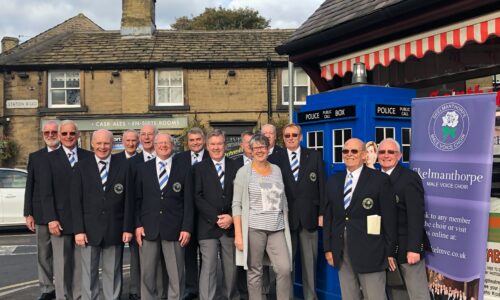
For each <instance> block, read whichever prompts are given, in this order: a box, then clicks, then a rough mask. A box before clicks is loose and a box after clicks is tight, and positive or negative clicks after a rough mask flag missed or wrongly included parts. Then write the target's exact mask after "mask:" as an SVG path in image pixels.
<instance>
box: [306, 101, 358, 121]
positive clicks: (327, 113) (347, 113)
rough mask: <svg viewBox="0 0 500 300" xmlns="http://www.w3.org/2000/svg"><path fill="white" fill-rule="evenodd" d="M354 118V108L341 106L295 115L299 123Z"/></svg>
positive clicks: (352, 106)
mask: <svg viewBox="0 0 500 300" xmlns="http://www.w3.org/2000/svg"><path fill="white" fill-rule="evenodd" d="M355 116H356V106H354V105H350V106H342V107H336V108H326V109H320V110H313V111H306V112H300V113H298V114H297V119H298V121H299V123H308V122H316V121H326V120H333V119H342V118H349V117H355Z"/></svg>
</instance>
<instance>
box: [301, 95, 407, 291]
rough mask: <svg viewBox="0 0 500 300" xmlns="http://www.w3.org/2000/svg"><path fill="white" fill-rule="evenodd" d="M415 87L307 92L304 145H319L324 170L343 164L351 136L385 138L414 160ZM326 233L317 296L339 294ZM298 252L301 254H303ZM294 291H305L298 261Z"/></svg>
mask: <svg viewBox="0 0 500 300" xmlns="http://www.w3.org/2000/svg"><path fill="white" fill-rule="evenodd" d="M415 96H416V93H415V91H414V90H411V89H402V88H391V87H382V86H374V85H353V86H348V87H344V88H340V89H336V90H332V91H328V92H324V93H320V94H315V95H310V96H308V97H307V100H306V105H304V106H303V107H302V108H301V109H300V110H299V111H298V112H296V113H294V121H295V123H297V124H299V125H300V126H301V127H302V134H303V141H302V146H303V147H307V148H311V149H316V150H319V151H321V152H322V153H323V160H324V161H325V168H326V172H325V174H327V175H328V176H329V175H332V174H333V173H335V172H338V171H342V170H344V169H345V167H344V165H343V163H342V147H343V145H344V142H345V141H346V140H348V139H350V138H351V137H355V138H359V139H361V140H363V141H364V142H365V143H366V142H368V141H374V142H375V143H376V144H377V145H378V144H379V143H380V141H382V140H383V139H384V138H394V139H396V140H397V141H398V142H399V143H400V144H401V151H402V153H403V158H402V162H403V165H406V166H408V164H409V161H410V135H411V99H412V98H414V97H415ZM322 240H323V239H322V232H320V238H319V245H318V246H319V248H318V265H317V274H316V291H317V294H318V298H319V299H341V294H340V285H339V280H338V275H337V271H336V270H335V269H333V268H332V267H330V266H329V265H328V263H327V262H326V260H325V258H324V255H323V250H322V249H323V244H322ZM299 257H300V256H299ZM295 268H296V276H295V279H294V290H295V295H297V296H299V297H300V296H301V295H302V284H301V281H302V280H301V270H300V263H296V264H295Z"/></svg>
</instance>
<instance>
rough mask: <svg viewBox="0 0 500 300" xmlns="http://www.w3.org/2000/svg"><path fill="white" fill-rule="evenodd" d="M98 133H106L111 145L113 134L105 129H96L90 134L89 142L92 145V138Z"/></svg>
mask: <svg viewBox="0 0 500 300" xmlns="http://www.w3.org/2000/svg"><path fill="white" fill-rule="evenodd" d="M98 132H105V133H107V135H108V137H109V141H110V142H111V144H113V133H112V132H111V131H109V130H107V129H97V130H96V131H94V132H92V138H91V139H90V142H91V143H92V142H93V141H94V138H95V136H96V134H97V133H98Z"/></svg>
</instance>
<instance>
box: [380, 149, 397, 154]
mask: <svg viewBox="0 0 500 300" xmlns="http://www.w3.org/2000/svg"><path fill="white" fill-rule="evenodd" d="M386 152H387V154H390V155H394V154H396V153H398V151H396V150H379V151H378V154H380V155H384V154H385V153H386Z"/></svg>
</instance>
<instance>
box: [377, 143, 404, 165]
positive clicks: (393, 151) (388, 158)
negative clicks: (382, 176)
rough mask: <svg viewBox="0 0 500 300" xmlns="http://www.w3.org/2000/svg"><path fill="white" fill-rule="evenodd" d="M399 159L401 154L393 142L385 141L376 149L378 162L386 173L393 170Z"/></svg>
mask: <svg viewBox="0 0 500 300" xmlns="http://www.w3.org/2000/svg"><path fill="white" fill-rule="evenodd" d="M400 159H401V152H399V151H398V147H397V146H396V144H395V143H394V142H393V141H390V140H389V141H385V142H383V143H381V144H380V146H379V148H378V162H379V164H380V166H381V167H382V170H384V171H388V170H390V169H392V168H394V167H395V166H396V165H397V164H398V162H399V160H400Z"/></svg>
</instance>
